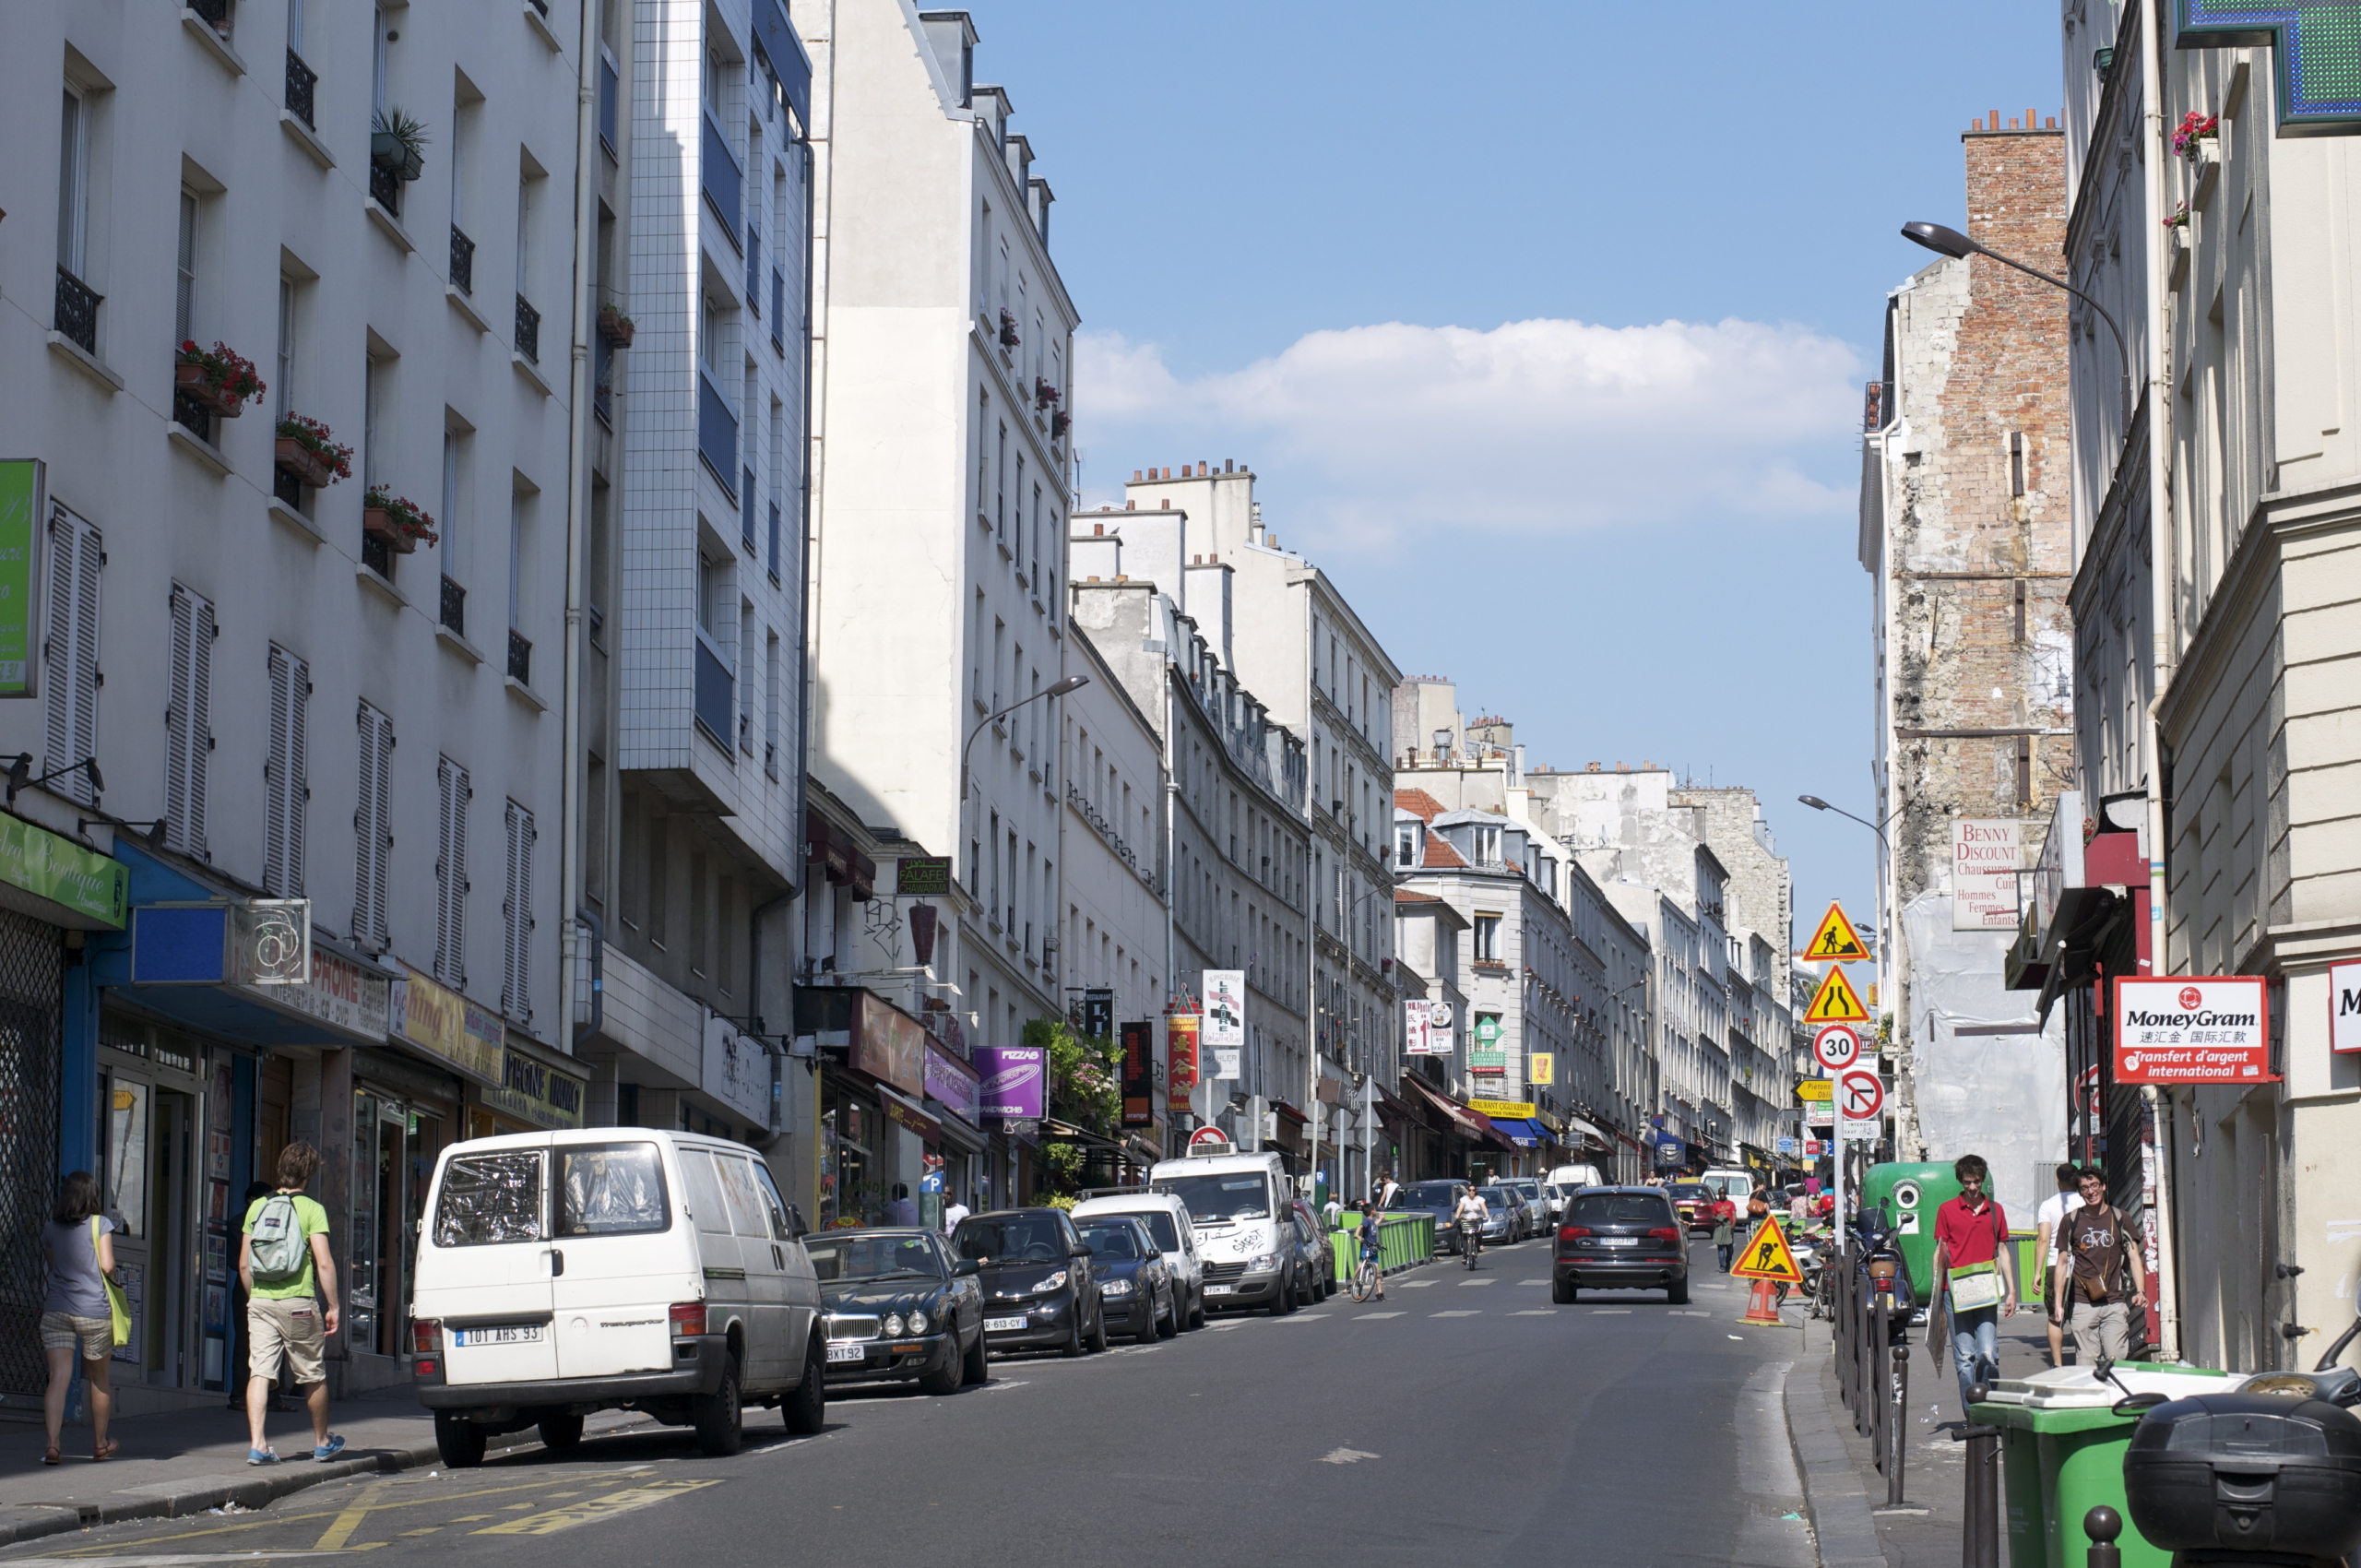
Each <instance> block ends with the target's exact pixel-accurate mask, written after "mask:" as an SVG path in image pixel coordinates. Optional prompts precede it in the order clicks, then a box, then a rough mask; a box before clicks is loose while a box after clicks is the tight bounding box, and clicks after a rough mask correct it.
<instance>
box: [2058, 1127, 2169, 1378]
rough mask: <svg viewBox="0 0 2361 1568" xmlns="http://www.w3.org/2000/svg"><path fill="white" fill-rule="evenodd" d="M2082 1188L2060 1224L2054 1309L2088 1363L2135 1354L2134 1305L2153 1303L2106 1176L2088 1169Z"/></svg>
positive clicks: (2083, 1358) (2084, 1360)
mask: <svg viewBox="0 0 2361 1568" xmlns="http://www.w3.org/2000/svg"><path fill="white" fill-rule="evenodd" d="M2058 1265H2059V1266H2058V1269H2057V1270H2056V1271H2055V1272H2054V1275H2053V1283H2052V1285H2051V1289H2052V1290H2053V1291H2054V1292H2055V1299H2054V1300H2053V1301H2052V1302H2051V1306H2050V1311H2051V1314H2052V1315H2053V1316H2058V1315H2064V1316H2065V1317H2066V1320H2067V1326H2068V1327H2069V1328H2070V1329H2071V1330H2072V1331H2073V1335H2074V1348H2075V1351H2076V1353H2077V1355H2078V1356H2079V1357H2080V1359H2081V1360H2082V1363H2083V1364H2084V1365H2085V1366H2087V1365H2089V1364H2090V1363H2091V1362H2092V1361H2094V1360H2097V1359H2098V1358H2099V1357H2101V1356H2106V1357H2107V1358H2109V1359H2111V1360H2122V1359H2123V1358H2124V1357H2125V1356H2128V1355H2130V1353H2131V1308H2132V1307H2133V1306H2134V1305H2138V1306H2141V1307H2145V1306H2146V1305H2147V1304H2148V1295H2147V1285H2148V1280H2147V1277H2146V1275H2144V1274H2143V1273H2142V1271H2141V1267H2140V1254H2139V1253H2138V1252H2137V1251H2136V1250H2135V1249H2134V1248H2133V1247H2132V1245H2131V1237H2130V1231H2129V1229H2127V1228H2126V1227H2125V1225H2124V1223H2123V1217H2122V1216H2120V1215H2118V1214H2117V1213H2116V1212H2115V1210H2114V1209H2113V1208H2111V1207H2109V1206H2108V1205H2107V1201H2106V1178H2105V1177H2104V1176H2102V1175H2101V1174H2100V1173H2099V1172H2098V1171H2096V1170H2085V1171H2083V1172H2082V1207H2080V1208H2078V1209H2073V1210H2070V1212H2069V1213H2068V1214H2067V1216H2066V1218H2065V1219H2064V1221H2063V1222H2061V1223H2060V1225H2059V1227H2058ZM2127 1280H2128V1282H2129V1284H2130V1289H2129V1290H2126V1289H2125V1285H2126V1283H2127Z"/></svg>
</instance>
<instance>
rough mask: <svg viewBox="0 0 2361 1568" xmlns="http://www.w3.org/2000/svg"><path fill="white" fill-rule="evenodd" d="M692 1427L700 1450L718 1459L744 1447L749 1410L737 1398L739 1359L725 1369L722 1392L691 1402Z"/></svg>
mask: <svg viewBox="0 0 2361 1568" xmlns="http://www.w3.org/2000/svg"><path fill="white" fill-rule="evenodd" d="M689 1423H690V1424H691V1425H692V1426H694V1427H695V1428H696V1431H697V1446H698V1447H699V1448H701V1449H703V1450H705V1452H706V1454H707V1455H710V1456H712V1457H714V1458H716V1459H724V1458H728V1457H729V1456H730V1455H732V1454H735V1453H737V1452H738V1450H739V1449H741V1448H742V1447H744V1446H745V1443H746V1408H745V1406H744V1405H743V1404H742V1402H741V1401H740V1399H739V1397H738V1360H737V1358H736V1357H734V1356H733V1357H731V1358H730V1360H728V1361H727V1362H726V1363H725V1364H724V1365H723V1367H722V1369H721V1386H720V1387H719V1388H717V1389H715V1390H714V1391H713V1392H712V1393H710V1394H700V1395H698V1396H695V1397H694V1398H693V1399H691V1400H690V1401H689Z"/></svg>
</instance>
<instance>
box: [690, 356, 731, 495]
mask: <svg viewBox="0 0 2361 1568" xmlns="http://www.w3.org/2000/svg"><path fill="white" fill-rule="evenodd" d="M697 452H698V454H699V455H700V456H701V457H704V458H705V460H706V462H707V463H708V464H710V465H711V466H712V468H713V477H714V478H716V479H718V480H719V481H721V484H722V488H723V489H725V490H726V489H728V488H730V480H731V478H732V477H733V476H734V475H735V474H736V473H737V472H738V422H737V420H735V419H734V418H732V417H731V416H730V404H729V401H728V400H727V399H726V398H723V397H722V395H721V392H720V390H719V389H718V387H716V386H714V384H713V383H712V381H711V380H710V379H708V378H707V377H706V375H705V374H704V373H702V372H700V373H699V374H698V375H697Z"/></svg>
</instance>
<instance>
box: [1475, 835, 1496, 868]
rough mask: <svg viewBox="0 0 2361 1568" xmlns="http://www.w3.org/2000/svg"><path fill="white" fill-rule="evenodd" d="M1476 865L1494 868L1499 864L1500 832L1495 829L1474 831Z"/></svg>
mask: <svg viewBox="0 0 2361 1568" xmlns="http://www.w3.org/2000/svg"><path fill="white" fill-rule="evenodd" d="M1476 863H1477V865H1479V866H1496V865H1499V864H1500V863H1501V830H1500V829H1499V828H1497V827H1478V828H1477V829H1476Z"/></svg>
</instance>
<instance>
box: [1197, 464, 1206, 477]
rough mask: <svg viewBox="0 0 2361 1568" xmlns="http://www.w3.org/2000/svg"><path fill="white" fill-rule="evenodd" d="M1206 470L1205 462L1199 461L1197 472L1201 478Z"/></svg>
mask: <svg viewBox="0 0 2361 1568" xmlns="http://www.w3.org/2000/svg"><path fill="white" fill-rule="evenodd" d="M1204 471H1205V465H1204V464H1203V463H1199V464H1198V465H1197V473H1198V475H1199V477H1200V478H1202V477H1204Z"/></svg>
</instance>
